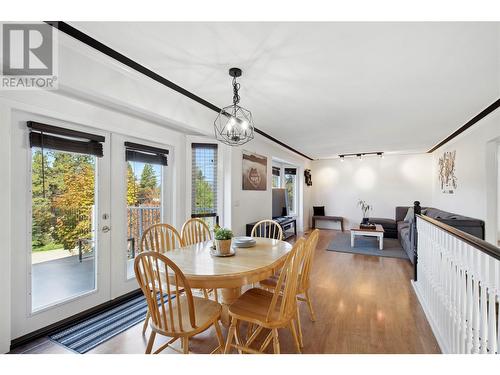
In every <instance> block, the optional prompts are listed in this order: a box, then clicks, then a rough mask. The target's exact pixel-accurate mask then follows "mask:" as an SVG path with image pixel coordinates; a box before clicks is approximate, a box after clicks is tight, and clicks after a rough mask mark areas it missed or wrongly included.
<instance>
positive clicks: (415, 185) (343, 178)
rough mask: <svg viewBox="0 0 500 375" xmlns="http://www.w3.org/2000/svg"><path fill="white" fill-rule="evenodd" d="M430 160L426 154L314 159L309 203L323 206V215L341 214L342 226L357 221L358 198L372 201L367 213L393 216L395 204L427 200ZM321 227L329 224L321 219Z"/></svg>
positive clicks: (430, 184)
mask: <svg viewBox="0 0 500 375" xmlns="http://www.w3.org/2000/svg"><path fill="white" fill-rule="evenodd" d="M431 163H432V157H431V155H428V154H412V155H386V156H384V158H380V157H366V158H363V160H361V161H359V160H358V159H356V158H353V159H350V158H346V160H345V161H343V162H341V161H340V159H331V160H318V161H314V162H312V178H313V198H312V203H313V204H312V205H313V206H325V209H326V214H327V215H332V216H343V217H344V219H345V221H344V223H345V226H346V228H349V227H351V226H352V225H356V224H358V223H359V222H360V221H361V218H362V214H361V209H360V208H359V207H358V206H357V202H358V200H360V199H362V200H365V201H366V202H367V203H369V204H371V205H373V211H371V212H370V216H372V217H386V218H394V215H395V214H394V213H395V207H396V206H411V205H412V204H413V202H414V201H415V200H419V201H420V202H421V204H422V205H423V206H425V205H429V204H430V203H431V198H432V193H431V186H432V173H431V169H432V164H431ZM332 224H333V223H332ZM333 225H336V224H333ZM318 226H320V224H318ZM321 227H325V228H326V227H330V226H329V225H328V223H327V222H324V223H323V222H322V223H321ZM332 227H333V226H332ZM334 228H338V227H337V226H335V227H334Z"/></svg>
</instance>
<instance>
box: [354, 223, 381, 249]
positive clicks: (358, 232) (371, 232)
mask: <svg viewBox="0 0 500 375" xmlns="http://www.w3.org/2000/svg"><path fill="white" fill-rule="evenodd" d="M356 236H371V237H377V238H378V247H379V249H380V250H383V249H384V228H382V225H380V224H375V229H364V228H363V229H362V228H360V227H359V225H357V226H355V227H354V228H351V247H354V238H355V237H356Z"/></svg>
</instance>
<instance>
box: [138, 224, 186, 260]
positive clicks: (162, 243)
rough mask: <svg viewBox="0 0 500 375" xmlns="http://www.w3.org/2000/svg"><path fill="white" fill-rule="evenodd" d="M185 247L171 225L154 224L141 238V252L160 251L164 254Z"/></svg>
mask: <svg viewBox="0 0 500 375" xmlns="http://www.w3.org/2000/svg"><path fill="white" fill-rule="evenodd" d="M182 246H184V243H183V242H182V238H181V236H180V235H179V232H177V229H175V228H174V227H173V226H172V225H170V224H154V225H151V226H150V227H148V228H147V229H146V230H145V231H144V233H142V237H141V246H140V247H139V251H141V252H143V251H158V252H160V253H164V252H166V251H170V250H173V249H178V248H179V247H182Z"/></svg>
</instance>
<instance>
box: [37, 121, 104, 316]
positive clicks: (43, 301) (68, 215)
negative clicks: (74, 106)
mask: <svg viewBox="0 0 500 375" xmlns="http://www.w3.org/2000/svg"><path fill="white" fill-rule="evenodd" d="M28 127H29V128H30V129H31V131H30V146H31V199H32V206H31V209H32V215H31V219H32V223H31V225H32V226H31V306H32V310H33V311H36V310H39V309H41V308H44V307H46V306H50V305H53V304H55V303H58V302H61V301H64V300H67V299H69V298H72V297H76V296H79V295H81V294H84V293H87V292H90V291H93V290H94V289H95V288H96V250H97V243H96V202H97V184H98V181H97V173H96V171H97V161H98V157H100V156H102V144H101V142H104V137H101V136H94V135H91V134H87V133H81V132H76V131H72V130H68V129H62V128H58V127H53V126H49V125H45V124H39V123H35V122H28Z"/></svg>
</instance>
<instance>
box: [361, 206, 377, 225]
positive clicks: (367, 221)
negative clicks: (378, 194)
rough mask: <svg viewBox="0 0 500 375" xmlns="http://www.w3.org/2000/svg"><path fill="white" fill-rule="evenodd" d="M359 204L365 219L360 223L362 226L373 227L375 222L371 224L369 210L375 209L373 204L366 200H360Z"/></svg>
mask: <svg viewBox="0 0 500 375" xmlns="http://www.w3.org/2000/svg"><path fill="white" fill-rule="evenodd" d="M358 206H360V207H361V212H362V213H363V220H362V221H361V223H360V224H359V226H360V227H361V228H372V227H375V226H374V225H373V224H370V219H369V218H368V211H370V210H372V209H373V206H372V205H370V204H368V203H366V202H365V201H364V200H359V201H358Z"/></svg>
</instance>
